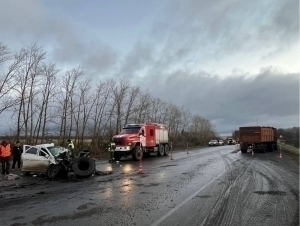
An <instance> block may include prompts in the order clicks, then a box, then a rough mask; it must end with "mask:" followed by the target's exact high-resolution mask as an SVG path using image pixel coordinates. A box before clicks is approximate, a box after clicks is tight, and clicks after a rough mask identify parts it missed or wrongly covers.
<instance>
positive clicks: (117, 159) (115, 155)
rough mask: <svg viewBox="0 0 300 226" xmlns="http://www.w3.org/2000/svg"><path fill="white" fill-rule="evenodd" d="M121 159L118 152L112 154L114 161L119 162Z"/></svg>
mask: <svg viewBox="0 0 300 226" xmlns="http://www.w3.org/2000/svg"><path fill="white" fill-rule="evenodd" d="M121 157H122V155H121V154H120V153H118V152H115V153H114V158H115V160H116V161H119V160H120V159H121Z"/></svg>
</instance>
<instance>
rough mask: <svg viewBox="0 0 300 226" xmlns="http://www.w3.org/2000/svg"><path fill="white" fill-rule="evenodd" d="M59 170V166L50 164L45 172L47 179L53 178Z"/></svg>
mask: <svg viewBox="0 0 300 226" xmlns="http://www.w3.org/2000/svg"><path fill="white" fill-rule="evenodd" d="M58 172H59V166H57V165H53V164H51V165H50V166H49V168H48V170H47V172H46V176H47V177H48V178H49V179H54V178H55V177H56V176H57V174H58Z"/></svg>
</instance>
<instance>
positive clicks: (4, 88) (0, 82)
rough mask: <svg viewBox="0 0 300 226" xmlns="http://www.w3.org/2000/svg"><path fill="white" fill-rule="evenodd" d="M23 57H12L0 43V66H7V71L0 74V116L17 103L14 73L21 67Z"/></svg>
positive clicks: (16, 55) (18, 55)
mask: <svg viewBox="0 0 300 226" xmlns="http://www.w3.org/2000/svg"><path fill="white" fill-rule="evenodd" d="M23 56H24V55H23V54H15V55H12V54H11V52H10V51H9V49H8V47H7V46H5V45H3V44H2V43H1V42H0V66H3V67H4V66H6V65H7V70H5V69H4V70H3V71H2V70H1V74H0V114H1V113H2V112H3V111H5V110H7V109H9V108H11V107H13V106H15V105H17V103H18V99H17V98H16V97H15V95H14V88H15V86H16V84H17V82H18V80H17V79H16V73H17V71H18V69H19V68H20V67H21V65H22V62H23ZM11 61H12V62H11Z"/></svg>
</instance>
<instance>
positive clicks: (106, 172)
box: [95, 170, 114, 176]
mask: <svg viewBox="0 0 300 226" xmlns="http://www.w3.org/2000/svg"><path fill="white" fill-rule="evenodd" d="M113 172H114V171H112V170H109V171H100V170H96V171H95V175H97V176H103V175H108V174H112V173H113Z"/></svg>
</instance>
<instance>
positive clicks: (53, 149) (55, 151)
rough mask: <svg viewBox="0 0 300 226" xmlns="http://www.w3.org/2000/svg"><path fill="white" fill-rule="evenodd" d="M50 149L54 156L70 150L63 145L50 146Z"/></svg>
mask: <svg viewBox="0 0 300 226" xmlns="http://www.w3.org/2000/svg"><path fill="white" fill-rule="evenodd" d="M48 150H49V151H50V152H51V154H52V155H53V156H54V157H57V156H58V155H59V154H61V153H63V152H65V151H68V149H66V148H63V147H59V146H56V147H48Z"/></svg>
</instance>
